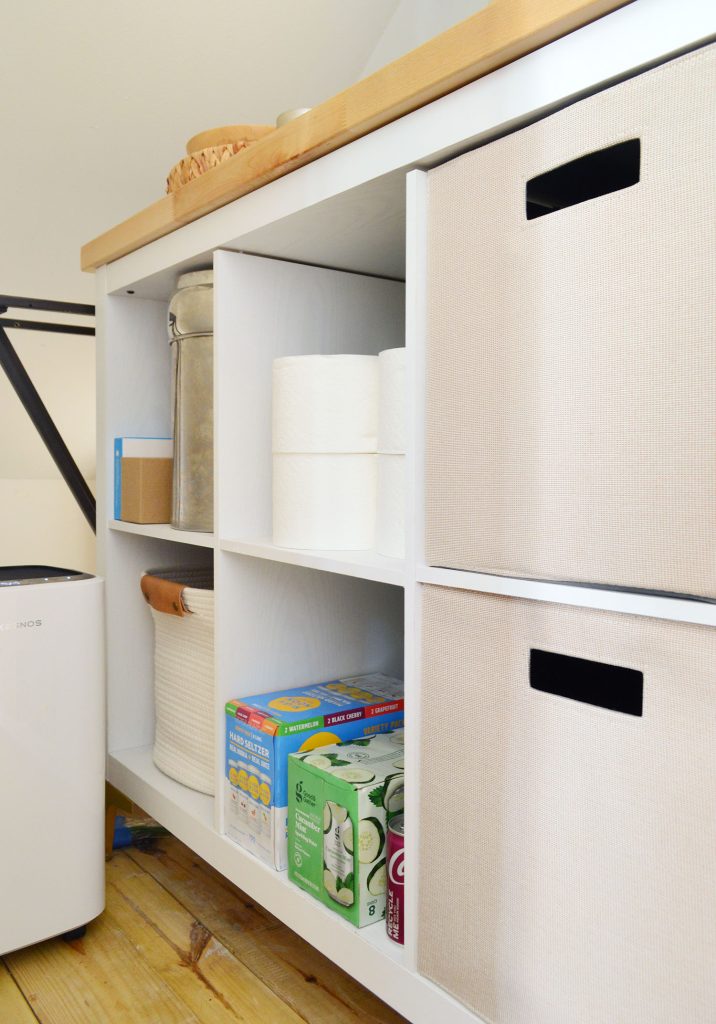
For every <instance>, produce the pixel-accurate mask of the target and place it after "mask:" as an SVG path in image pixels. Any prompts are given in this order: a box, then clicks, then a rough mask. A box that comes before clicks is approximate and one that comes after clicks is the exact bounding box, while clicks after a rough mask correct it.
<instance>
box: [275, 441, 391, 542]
mask: <svg viewBox="0 0 716 1024" xmlns="http://www.w3.org/2000/svg"><path fill="white" fill-rule="evenodd" d="M377 458H378V457H377V456H376V455H353V454H349V455H346V454H340V455H334V454H328V455H321V454H309V455H291V454H276V455H274V456H273V541H274V544H276V545H278V546H279V547H285V548H313V549H315V550H321V551H330V550H334V551H356V550H358V551H360V550H363V549H367V548H372V547H373V544H374V541H375V511H376V490H377Z"/></svg>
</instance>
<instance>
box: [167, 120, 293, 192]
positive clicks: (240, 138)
mask: <svg viewBox="0 0 716 1024" xmlns="http://www.w3.org/2000/svg"><path fill="white" fill-rule="evenodd" d="M272 131H274V126H273V125H270V124H237V125H227V126H226V127H224V128H211V129H209V130H208V131H205V132H201V133H200V134H199V135H194V136H193V137H192V138H191V139H189V141H188V143H187V154H188V155H187V156H185V157H183V158H182V159H181V160H180V161H179V162H178V163H176V164H175V165H174V166H173V167H172V169H171V170H170V172H169V175H168V177H167V192H169V193H171V192H176V191H177V190H178V189H180V188H181V187H182V186H183V185H186V184H187V183H188V182H190V181H192V180H193V179H194V178H198V177H200V176H201V175H202V174H205V173H206V172H207V171H210V170H211V169H212V168H213V167H218V166H219V165H220V164H223V163H224V162H225V161H226V160H230V159H231V158H232V157H233V156H236V154H237V153H240V152H241V151H242V150H244V149H246V148H247V147H248V146H251V145H253V144H254V142H258V141H259V139H262V138H263V137H264V136H265V135H268V133H269V132H272Z"/></svg>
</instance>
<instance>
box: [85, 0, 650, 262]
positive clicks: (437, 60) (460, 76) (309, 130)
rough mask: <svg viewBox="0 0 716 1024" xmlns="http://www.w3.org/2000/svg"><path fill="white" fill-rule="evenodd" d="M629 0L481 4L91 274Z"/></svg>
mask: <svg viewBox="0 0 716 1024" xmlns="http://www.w3.org/2000/svg"><path fill="white" fill-rule="evenodd" d="M629 2H631V0H492V2H491V3H490V4H488V6H487V7H485V8H484V9H483V10H481V11H478V12H477V14H473V15H472V16H471V17H469V18H466V19H465V20H464V21H461V22H459V23H458V24H457V25H454V26H453V27H452V28H449V29H448V30H447V31H446V32H443V33H441V34H440V35H438V36H435V37H434V38H433V39H430V40H429V41H428V42H427V43H424V44H423V45H422V46H419V47H418V48H417V49H415V50H411V51H410V53H407V54H406V55H405V56H404V57H400V58H399V59H398V60H395V61H393V62H392V63H391V64H388V65H386V66H385V67H384V68H381V70H380V71H376V72H375V74H373V75H370V76H369V77H367V78H364V79H362V80H361V81H359V82H357V83H356V84H355V85H352V86H351V87H350V88H348V89H346V90H344V91H343V92H341V93H338V95H337V96H334V97H332V98H331V99H329V100H326V102H325V103H321V104H320V105H319V106H317V107H314V108H313V109H312V110H311V111H309V112H308V113H307V114H304V115H303V116H302V117H300V118H298V119H297V120H295V121H291V122H289V123H288V124H286V125H284V126H283V127H281V128H277V129H276V131H273V132H271V133H270V134H269V135H267V136H265V137H264V138H262V139H260V140H259V141H258V142H256V143H254V144H253V145H252V146H250V147H249V148H247V149H245V150H243V151H242V152H241V153H238V154H237V155H236V156H234V157H232V158H231V159H230V160H227V161H226V162H225V163H223V164H221V165H220V166H218V167H215V168H213V169H212V170H210V171H207V172H206V173H205V174H203V175H202V176H201V177H200V178H196V179H195V180H194V181H190V182H188V183H187V184H186V185H184V186H183V187H182V188H181V189H180V190H179V191H178V192H176V193H174V194H173V195H168V196H165V197H164V198H163V199H160V200H159V201H158V202H156V203H153V204H152V205H151V206H148V207H147V208H146V209H144V210H142V211H141V212H140V213H137V214H135V215H134V216H133V217H130V218H129V219H128V220H126V221H124V222H123V223H121V224H118V225H117V226H116V227H114V228H112V229H111V230H110V231H107V232H105V233H104V234H102V235H100V236H99V237H98V238H95V239H94V240H93V241H91V242H89V243H88V244H87V245H85V246H83V248H82V254H81V266H82V269H83V270H88V271H93V270H96V269H97V268H98V267H100V266H103V265H104V264H106V263H111V262H112V261H113V260H116V259H119V258H120V257H121V256H125V255H126V254H127V253H130V252H133V251H134V250H135V249H139V248H141V247H142V246H143V245H146V244H147V243H148V242H152V241H154V240H155V239H156V238H161V237H162V236H163V235H167V234H169V233H170V232H171V231H174V230H176V228H179V227H181V226H182V225H184V224H188V223H189V222H190V221H193V220H196V219H197V218H198V217H201V216H203V215H204V214H205V213H210V212H211V211H212V210H216V209H218V208H219V207H220V206H224V205H225V204H226V203H230V202H232V201H233V200H234V199H238V198H240V197H241V196H243V195H246V193H248V192H252V191H254V190H255V189H257V188H260V187H261V186H262V185H265V184H267V183H268V182H269V181H273V180H274V179H275V178H279V177H281V176H282V175H284V174H288V173H289V172H290V171H293V170H295V169H296V168H297V167H302V166H303V165H304V164H307V163H310V162H311V161H312V160H316V159H317V158H318V157H321V156H324V155H325V154H326V153H330V152H331V151H332V150H334V149H338V148H339V147H340V146H344V145H346V144H347V143H349V142H352V141H353V140H354V139H357V138H359V137H360V136H361V135H366V134H367V133H368V132H371V131H374V130H375V129H376V128H380V127H382V125H385V124H388V122H390V121H394V120H396V118H399V117H402V116H403V115H404V114H407V113H410V111H412V110H416V109H417V108H418V107H422V106H424V105H425V104H426V103H430V102H431V101H432V100H435V99H438V98H439V97H440V96H444V95H446V94H447V93H449V92H452V91H453V90H454V89H457V88H459V87H460V86H462V85H466V84H467V83H468V82H472V81H474V80H475V79H477V78H481V77H482V76H483V75H486V74H488V73H489V72H491V71H494V70H496V69H497V68H499V67H502V66H503V65H505V64H509V63H510V62H511V61H513V60H517V59H518V58H519V57H523V56H524V55H525V54H527V53H530V52H532V51H533V50H536V49H538V48H539V47H541V46H544V45H546V44H547V43H550V42H552V41H553V40H555V39H558V38H559V37H560V36H564V35H566V34H567V33H569V32H572V31H574V29H576V28H580V27H581V26H583V25H586V24H587V23H588V22H590V21H594V20H595V19H596V18H600V17H602V16H603V15H604V14H608V13H609V12H611V11H613V10H616V9H617V8H618V7H624V6H625V5H626V4H627V3H629Z"/></svg>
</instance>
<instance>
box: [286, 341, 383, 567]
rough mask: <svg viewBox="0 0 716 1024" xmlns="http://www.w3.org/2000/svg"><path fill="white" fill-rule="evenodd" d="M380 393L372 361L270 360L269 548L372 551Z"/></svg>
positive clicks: (346, 357) (350, 357) (375, 363)
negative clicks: (271, 532) (271, 479)
mask: <svg viewBox="0 0 716 1024" xmlns="http://www.w3.org/2000/svg"><path fill="white" fill-rule="evenodd" d="M378 390H379V389H378V357H377V356H359V355H326V356H322V355H315V356H289V357H286V358H283V359H276V360H274V364H273V484H274V489H273V539H274V544H277V545H279V546H280V547H292V548H312V549H316V550H344V551H350V550H363V549H367V548H371V547H373V545H374V541H375V509H376V490H377V484H376V480H377V457H376V454H375V452H376V445H377V435H378Z"/></svg>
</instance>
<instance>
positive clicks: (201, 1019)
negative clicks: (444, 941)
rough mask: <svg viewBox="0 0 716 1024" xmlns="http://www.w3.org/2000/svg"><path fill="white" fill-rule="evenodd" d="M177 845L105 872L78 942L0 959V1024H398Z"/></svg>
mask: <svg viewBox="0 0 716 1024" xmlns="http://www.w3.org/2000/svg"><path fill="white" fill-rule="evenodd" d="M403 1020H404V1019H403V1018H402V1017H400V1016H399V1015H398V1014H397V1013H395V1012H394V1011H393V1010H391V1009H390V1008H389V1007H387V1006H386V1005H385V1004H384V1003H382V1002H381V1001H380V1000H379V999H377V998H376V997H375V996H374V995H372V993H370V992H368V991H367V990H366V989H365V988H363V987H362V986H361V985H359V984H358V983H357V982H355V981H353V980H352V979H351V978H350V977H349V976H348V975H347V974H345V972H343V971H341V970H340V969H339V968H337V967H336V966H335V965H334V964H332V963H331V962H330V960H328V959H326V957H324V956H322V955H321V954H320V953H318V952H317V951H316V950H315V949H313V948H312V947H311V946H309V945H308V943H306V942H304V941H303V939H301V938H299V937H298V936H297V935H296V934H295V933H294V932H292V931H291V930H290V929H288V928H286V926H285V925H283V924H281V922H280V921H279V920H277V918H275V917H273V916H272V915H271V914H268V913H267V912H266V911H265V910H263V909H262V908H261V907H259V906H258V905H256V904H255V903H253V902H252V901H251V900H250V899H249V898H248V896H246V894H245V893H242V892H241V891H240V890H239V889H237V888H236V887H235V886H234V885H232V884H231V883H230V882H229V881H227V880H226V879H225V878H223V877H222V876H221V875H219V874H218V872H216V871H214V870H213V868H211V867H210V866H209V865H208V864H206V863H205V862H204V861H202V860H201V859H200V858H198V857H196V856H195V855H194V854H193V853H192V852H191V851H190V850H188V849H187V848H186V847H185V846H184V845H183V844H182V843H180V842H179V841H178V840H177V839H174V838H168V839H163V840H160V841H159V842H158V843H157V844H156V846H155V848H154V849H153V850H152V851H149V852H141V851H139V850H136V849H134V848H130V849H129V850H127V851H121V852H116V853H115V854H114V855H113V857H112V859H111V860H110V861H109V862H108V864H107V909H106V911H105V913H104V914H103V915H102V917H100V918H99V919H98V920H97V921H95V922H93V923H92V924H91V925H90V926H89V928H88V930H87V934H86V936H85V937H84V938H83V939H81V940H77V941H75V942H70V943H66V942H63V941H62V940H61V939H51V940H49V941H47V942H43V943H39V944H38V945H36V946H31V947H29V948H28V949H24V950H20V951H18V952H16V953H11V954H10V955H8V956H6V957H5V958H4V959H1V960H0V1022H1V1024H36V1022H37V1021H39V1022H40V1024H359V1022H360V1024H401V1022H403Z"/></svg>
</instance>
